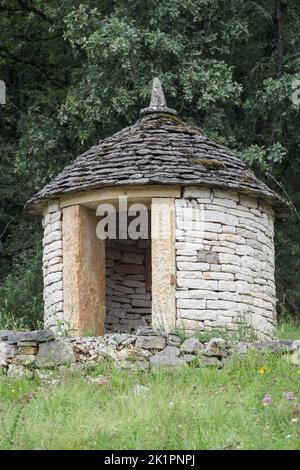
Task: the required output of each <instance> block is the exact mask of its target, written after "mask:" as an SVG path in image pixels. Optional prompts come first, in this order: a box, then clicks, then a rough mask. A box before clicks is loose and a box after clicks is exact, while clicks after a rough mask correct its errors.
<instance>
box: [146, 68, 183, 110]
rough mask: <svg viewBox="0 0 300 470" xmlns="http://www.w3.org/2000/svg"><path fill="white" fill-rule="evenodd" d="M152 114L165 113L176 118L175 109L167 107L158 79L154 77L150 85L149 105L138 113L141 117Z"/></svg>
mask: <svg viewBox="0 0 300 470" xmlns="http://www.w3.org/2000/svg"><path fill="white" fill-rule="evenodd" d="M154 113H166V114H173V115H174V116H177V112H176V111H175V109H171V108H168V107H167V103H166V98H165V94H164V91H163V89H162V85H161V82H160V80H159V78H157V77H155V78H154V79H153V84H152V93H151V100H150V105H149V107H148V108H144V109H142V110H141V111H140V114H141V116H145V115H146V114H154Z"/></svg>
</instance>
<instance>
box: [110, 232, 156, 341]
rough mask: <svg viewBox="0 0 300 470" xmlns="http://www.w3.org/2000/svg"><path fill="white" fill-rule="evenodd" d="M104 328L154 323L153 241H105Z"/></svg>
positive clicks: (132, 327) (124, 329)
mask: <svg viewBox="0 0 300 470" xmlns="http://www.w3.org/2000/svg"><path fill="white" fill-rule="evenodd" d="M105 251H106V257H105V258H106V279H105V284H106V286H105V294H106V298H105V329H106V331H118V332H130V331H132V330H135V329H136V328H137V327H138V326H141V325H150V324H151V240H130V239H128V240H106V250H105Z"/></svg>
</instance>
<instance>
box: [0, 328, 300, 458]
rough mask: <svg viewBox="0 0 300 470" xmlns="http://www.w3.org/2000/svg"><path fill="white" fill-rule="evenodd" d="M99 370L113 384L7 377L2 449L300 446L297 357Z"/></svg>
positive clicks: (0, 414) (0, 381) (0, 409)
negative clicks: (221, 364) (157, 369)
mask: <svg viewBox="0 0 300 470" xmlns="http://www.w3.org/2000/svg"><path fill="white" fill-rule="evenodd" d="M291 328H292V327H289V328H287V330H286V331H287V332H288V333H289V334H290V333H291ZM293 331H294V336H296V337H298V338H300V333H299V329H298V330H297V329H296V328H294V330H293ZM297 331H298V336H297ZM281 335H282V336H284V329H282V332H281ZM56 374H57V373H56ZM92 376H94V377H99V376H103V377H104V379H103V380H102V382H104V383H102V384H99V383H90V382H88V379H86V378H85V377H83V376H82V375H81V376H80V375H77V376H74V375H73V376H71V375H68V374H67V373H66V372H64V373H60V375H59V376H58V378H55V376H54V378H52V379H51V380H50V381H49V382H48V383H45V382H41V381H39V380H37V379H35V380H31V381H30V380H28V379H19V380H13V379H8V378H6V377H0V448H1V449H300V405H299V402H300V367H299V366H295V365H293V364H292V363H291V361H290V356H279V357H276V356H275V355H272V354H265V355H263V354H261V353H260V354H258V353H256V352H252V353H251V354H248V355H247V356H246V357H245V358H244V359H243V360H241V361H237V360H236V361H235V362H234V363H233V364H228V365H226V367H225V368H224V369H222V370H216V369H212V368H186V369H183V370H178V371H177V372H171V371H169V372H167V371H160V372H156V373H141V372H140V373H130V372H126V371H118V370H116V369H115V368H114V366H113V365H111V364H106V365H105V364H104V365H99V366H97V369H96V370H94V371H93V372H92ZM297 403H298V405H297Z"/></svg>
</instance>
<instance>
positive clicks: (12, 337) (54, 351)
mask: <svg viewBox="0 0 300 470" xmlns="http://www.w3.org/2000/svg"><path fill="white" fill-rule="evenodd" d="M253 349H256V350H259V351H262V352H270V351H272V352H274V353H280V354H282V353H291V354H292V361H293V362H294V364H300V340H294V341H292V340H291V341H289V340H273V341H255V342H236V341H225V340H224V339H221V338H214V339H211V340H209V341H200V340H199V339H197V338H196V337H190V338H185V339H184V338H181V337H180V336H178V335H177V334H173V333H169V334H165V333H163V332H161V331H158V330H154V329H152V328H151V327H140V328H138V330H137V332H136V333H135V334H128V333H124V334H120V333H118V334H106V335H104V336H98V337H81V338H80V337H73V338H64V339H63V338H55V336H54V333H53V332H52V331H51V330H41V331H31V332H19V333H16V332H12V331H5V330H2V331H0V369H2V371H3V373H4V374H7V375H8V376H10V377H21V376H23V375H26V376H28V377H33V376H34V375H37V376H40V373H41V371H42V370H43V369H48V368H55V367H60V366H65V367H67V368H69V369H71V370H80V369H81V368H83V367H84V366H85V365H87V366H93V365H95V364H97V363H99V362H103V361H104V360H107V359H108V360H111V361H114V362H115V363H116V366H117V367H120V368H125V369H132V370H138V369H142V370H149V369H150V370H156V369H157V368H160V367H169V368H170V367H171V368H174V367H185V366H188V365H192V366H194V367H197V366H198V367H201V366H215V367H218V368H221V367H223V365H224V364H225V363H226V362H228V361H231V360H232V358H233V357H234V355H238V356H242V355H244V354H245V353H246V352H247V351H249V350H253Z"/></svg>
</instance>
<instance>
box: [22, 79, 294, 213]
mask: <svg viewBox="0 0 300 470" xmlns="http://www.w3.org/2000/svg"><path fill="white" fill-rule="evenodd" d="M147 184H167V185H179V186H190V185H193V186H203V187H212V188H219V189H227V190H234V191H239V192H243V193H246V194H249V195H252V196H257V197H260V198H261V199H265V200H267V201H269V202H270V203H271V204H272V205H273V206H274V208H275V209H276V208H277V209H278V211H279V212H282V210H283V209H284V208H285V207H286V206H287V203H286V202H285V201H284V200H283V199H282V198H281V197H280V196H279V195H277V194H276V193H275V192H274V191H272V190H271V189H270V188H269V187H268V186H267V185H266V184H265V183H263V182H262V181H261V180H259V179H258V178H257V177H256V176H255V174H254V173H253V171H252V170H250V169H249V168H248V166H247V165H246V164H245V163H244V162H243V161H242V160H240V159H239V158H238V157H236V156H235V155H234V154H233V153H232V152H231V151H230V150H229V149H228V148H226V147H224V146H223V145H220V144H218V143H216V142H214V141H213V140H211V139H209V138H208V137H207V136H206V135H205V134H204V133H203V132H202V130H201V129H199V128H197V127H192V126H189V125H188V124H186V123H185V122H183V121H182V120H181V119H180V118H179V117H177V113H176V111H174V110H172V109H169V108H167V106H166V102H165V98H164V94H163V91H162V88H161V85H160V82H159V80H158V79H154V84H153V90H152V97H151V102H150V106H149V108H146V109H143V110H142V111H141V118H140V119H139V120H138V121H137V122H136V123H135V124H133V125H132V126H130V127H127V128H125V129H122V130H121V131H119V132H117V133H116V134H114V135H113V136H111V137H108V138H106V139H103V140H101V141H100V142H99V143H98V144H96V145H95V146H93V147H92V148H90V149H89V150H88V151H87V152H85V153H83V154H82V155H80V156H78V157H77V158H76V159H75V160H74V161H73V162H72V163H71V164H70V165H68V166H66V167H65V168H64V170H63V171H62V172H61V173H60V174H59V175H58V176H57V177H56V178H55V179H53V180H52V181H50V183H48V184H47V185H46V186H45V187H44V188H42V189H41V190H40V191H39V192H38V193H37V194H36V195H35V196H34V197H33V198H32V199H31V200H30V201H28V203H27V204H26V206H25V210H27V211H28V212H32V213H38V212H39V211H40V209H39V207H40V205H41V203H43V202H45V201H47V200H49V199H53V198H57V197H59V196H61V195H64V194H70V193H75V192H78V191H86V190H90V189H96V188H102V187H105V186H116V185H147Z"/></svg>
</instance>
